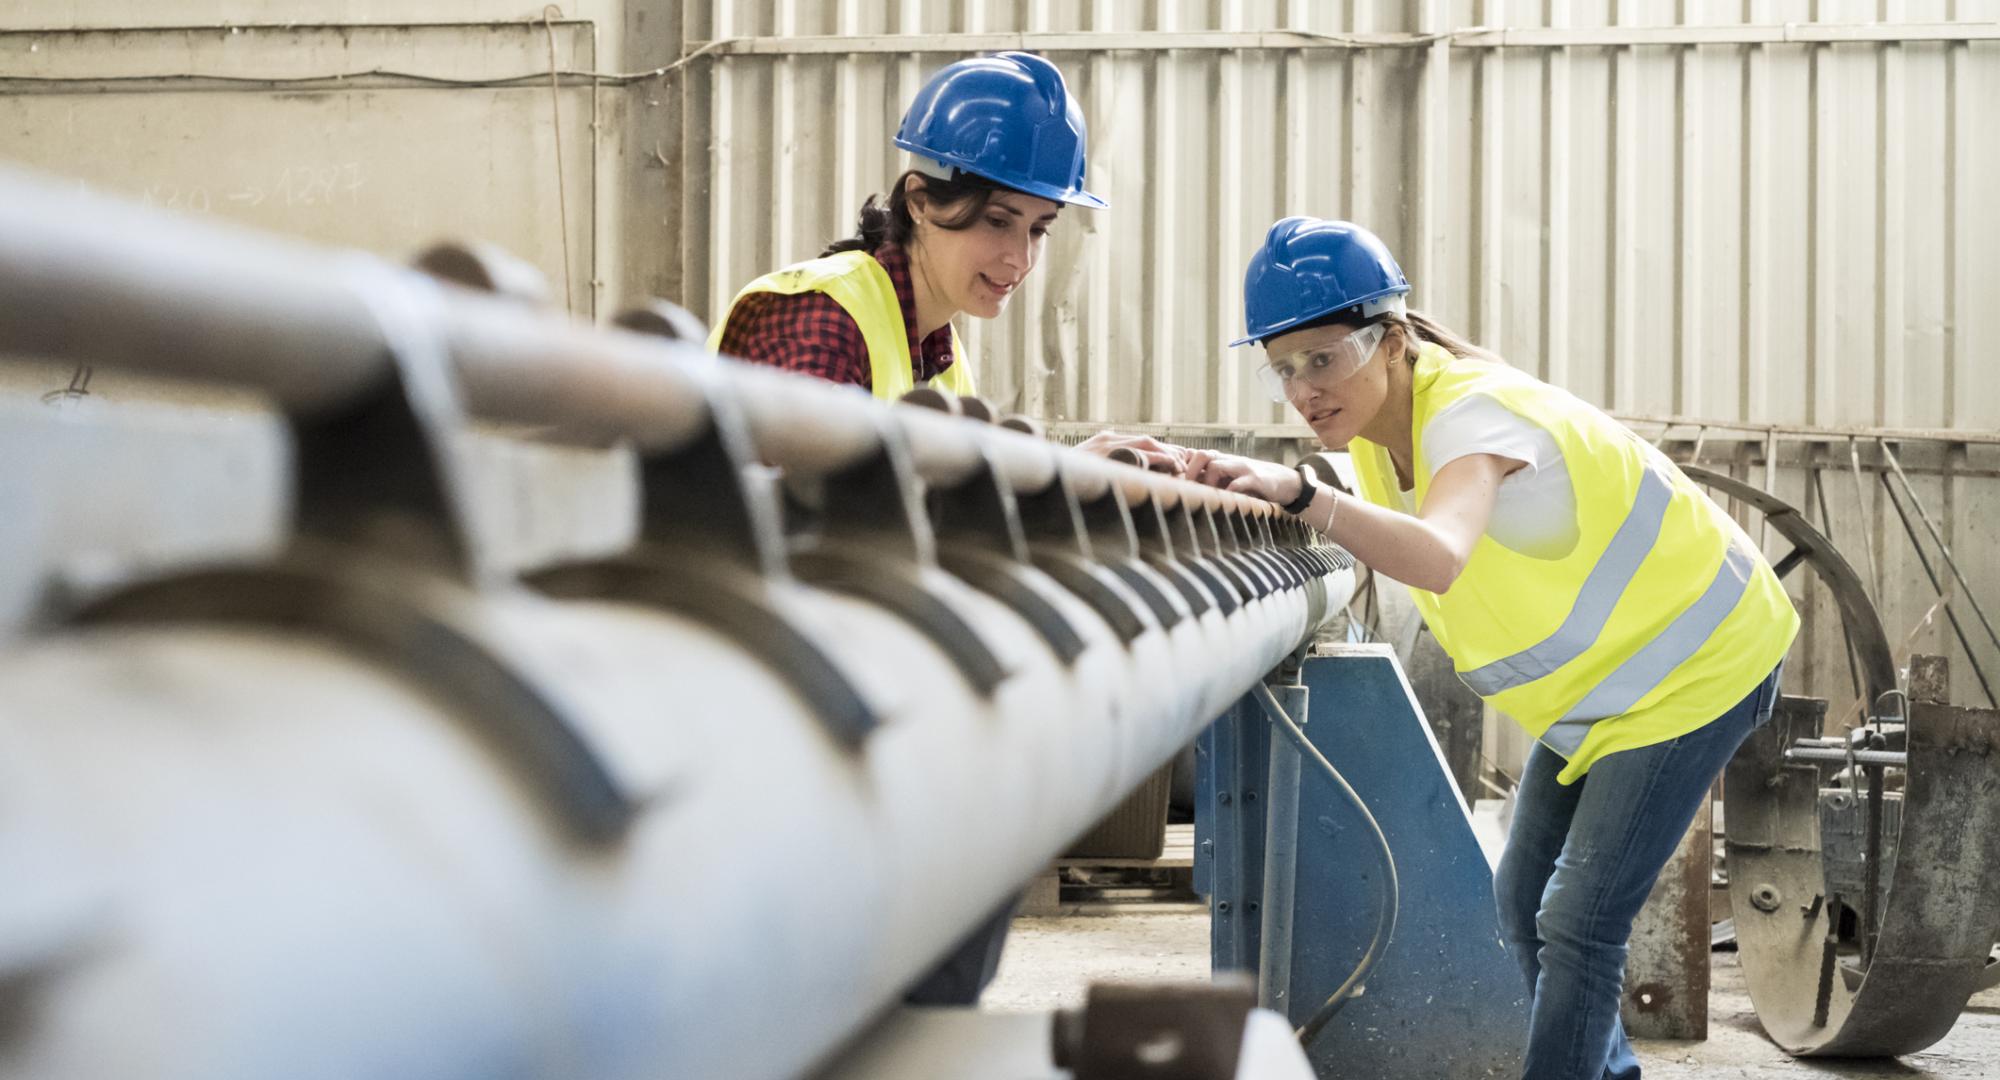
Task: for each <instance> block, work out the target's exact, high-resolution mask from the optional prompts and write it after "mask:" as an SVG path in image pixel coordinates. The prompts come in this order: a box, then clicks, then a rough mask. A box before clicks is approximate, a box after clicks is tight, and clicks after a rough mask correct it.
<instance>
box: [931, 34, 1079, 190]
mask: <svg viewBox="0 0 2000 1080" xmlns="http://www.w3.org/2000/svg"><path fill="white" fill-rule="evenodd" d="M1083 141H1084V129H1083V110H1082V109H1079V108H1077V105H1076V101H1075V99H1073V98H1071V97H1070V96H1069V87H1068V86H1066V85H1064V83H1063V77H1062V72H1061V71H1058V70H1056V66H1055V65H1054V64H1051V63H1049V62H1048V61H1047V60H1044V59H1042V58H1041V57H1039V56H1035V55H1033V54H1032V53H1023V52H1003V53H995V54H994V55H992V56H979V57H974V58H973V59H970V60H960V61H959V62H958V63H956V64H953V65H951V66H950V67H947V68H945V69H944V70H942V71H940V72H938V73H937V74H935V75H933V76H931V79H930V81H929V82H927V83H925V84H924V88H923V89H921V90H919V91H917V97H916V100H915V101H912V102H910V111H909V112H907V113H904V114H903V126H902V127H900V128H898V129H897V130H896V145H897V146H900V147H902V148H903V149H905V150H908V151H909V152H910V153H912V154H915V155H917V156H918V158H919V159H920V160H919V165H918V168H919V171H924V172H932V173H933V175H936V172H934V171H933V170H932V169H926V168H924V165H925V164H926V163H925V162H923V161H922V160H921V159H926V158H927V159H929V161H930V162H933V163H936V164H937V165H942V166H946V167H949V168H956V169H963V170H965V171H966V172H969V173H975V174H977V175H980V176H983V177H985V178H987V179H988V180H991V181H993V182H995V183H997V184H1002V185H1004V186H1006V187H1010V188H1013V189H1014V190H1016V191H1020V192H1024V193H1026V194H1029V195H1035V196H1039V197H1041V198H1044V199H1053V200H1055V201H1056V202H1066V203H1075V204H1076V205H1078V206H1088V207H1091V208H1093V209H1098V210H1102V209H1104V208H1105V205H1106V204H1105V202H1104V200H1103V199H1100V198H1098V197H1097V196H1095V195H1092V194H1091V193H1090V192H1088V191H1085V190H1083V164H1084V163H1083ZM944 175H945V176H947V177H948V176H949V175H950V174H949V172H948V171H946V172H945V173H944Z"/></svg>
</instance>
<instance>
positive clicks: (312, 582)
mask: <svg viewBox="0 0 2000 1080" xmlns="http://www.w3.org/2000/svg"><path fill="white" fill-rule="evenodd" d="M476 600H477V594H476V593H474V592H472V591H470V590H467V589H465V588H463V587H461V586H458V585H454V584H453V583H451V582H449V581H447V580H445V579H442V578H440V577H439V576H437V575H436V574H433V573H426V572H423V571H421V570H417V569H414V568H410V567H408V566H394V565H392V564H390V563H389V562H388V561H387V560H384V559H381V558H379V557H377V555H376V553H372V552H370V553H364V552H361V551H358V550H356V549H354V548H351V547H336V546H333V545H320V544H315V543H312V542H303V543H300V544H299V545H297V546H296V547H295V548H294V549H293V551H292V552H291V553H290V554H289V555H288V556H286V558H285V559H283V560H282V561H281V562H279V563H278V564H277V565H273V566H263V567H249V568H242V569H222V570H206V571H195V572H192V573H185V574H179V575H175V576H173V577H169V578H163V579H160V580H157V581H149V582H143V583H140V584H137V585H134V586H131V587H129V588H126V589H123V590H121V591H119V592H117V593H114V594H112V595H110V596H107V597H105V598H103V599H101V600H99V601H97V602H95V603H93V604H91V605H89V606H88V607H86V608H84V609H83V610H82V611H79V612H77V613H76V614H75V616H74V621H75V622H77V623H79V624H82V625H86V626H89V625H101V624H107V623H184V622H224V623H236V624H249V625H257V626H281V627H286V628H291V629H303V630H307V631H314V632H320V633H325V634H327V635H329V636H330V637H332V638H333V639H334V640H335V641H336V642H338V643H339V644H341V645H344V646H347V647H349V648H351V649H353V650H354V651H355V652H357V653H359V654H361V655H363V656H365V657H367V658H368V659H369V660H370V661H372V662H374V663H376V664H380V665H382V666H384V667H387V668H389V669H391V670H393V671H395V672H397V673H398V674H400V675H402V676H404V677H406V678H407V679H409V681H410V682H411V683H413V684H414V685H416V686H419V687H421V688H423V690H424V692H426V693H428V694H431V695H434V696H436V697H439V698H441V699H443V700H444V701H446V702H448V703H449V704H450V705H452V706H455V707H456V710H457V711H458V712H459V713H460V714H461V715H463V716H465V717H466V718H467V719H468V720H470V721H471V722H472V725H473V727H474V728H475V730H477V731H478V732H479V733H480V734H482V735H484V736H487V737H488V738H490V739H491V740H493V742H494V743H495V744H496V745H497V747H498V749H500V750H501V751H502V753H503V754H504V755H505V756H506V757H507V758H508V759H509V761H510V762H511V763H512V764H513V766H514V768H515V769H516V770H518V771H519V772H520V773H521V774H522V775H523V776H524V777H525V778H526V779H527V781H528V782H529V784H530V785H531V786H532V787H534V788H535V789H536V790H537V791H538V792H540V793H541V794H542V795H543V796H544V797H545V798H546V799H547V800H548V801H549V802H550V803H551V804H552V805H553V806H555V807H556V808H557V809H558V810H559V811H560V812H561V813H560V816H561V819H562V820H563V822H564V824H566V825H567V826H568V827H569V828H570V829H571V831H573V832H574V833H576V834H577V835H578V836H580V837H581V838H583V839H585V840H591V841H600V842H603V841H611V840H615V839H617V838H618V837H619V836H620V835H622V834H623V832H624V830H625V827H626V825H627V824H628V823H629V822H630V821H631V819H632V817H633V815H634V814H635V813H636V812H637V810H638V808H639V806H640V804H641V803H642V802H643V800H641V799H638V798H635V797H633V796H632V795H631V794H630V793H628V792H627V791H625V790H624V788H623V787H622V786H621V785H620V784H619V783H618V781H617V780H616V779H615V778H614V776H613V775H612V773H611V771H610V770H609V769H608V768H607V767H606V765H605V762H604V760H603V758H602V757H601V756H600V755H599V754H598V753H597V751H596V749H595V748H594V747H592V746H591V745H590V744H589V742H588V741H587V740H586V739H585V738H584V736H583V735H582V733H581V732H579V731H578V729H577V728H576V726H575V725H574V724H572V723H571V722H570V719H569V714H568V710H567V709H566V707H565V703H564V702H563V701H561V700H560V698H559V697H557V696H556V695H555V694H553V693H551V692H549V691H548V689H547V688H546V687H544V686H542V685H540V683H539V681H538V680H536V679H535V678H533V677H532V676H531V675H529V674H527V671H526V669H525V668H524V667H523V666H522V665H521V664H519V663H516V662H515V661H514V660H513V659H512V658H510V657H509V656H507V655H506V653H505V652H504V650H503V649H501V648H500V647H499V646H498V645H496V644H495V643H494V642H492V641H489V640H487V639H486V637H485V635H484V634H483V633H482V632H481V630H480V629H479V620H478V618H477V614H476V609H475V605H476Z"/></svg>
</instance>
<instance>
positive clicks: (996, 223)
mask: <svg viewBox="0 0 2000 1080" xmlns="http://www.w3.org/2000/svg"><path fill="white" fill-rule="evenodd" d="M986 224H988V225H991V226H993V227H994V228H996V229H1004V228H1006V227H1007V219H1006V218H998V217H990V218H987V219H986Z"/></svg>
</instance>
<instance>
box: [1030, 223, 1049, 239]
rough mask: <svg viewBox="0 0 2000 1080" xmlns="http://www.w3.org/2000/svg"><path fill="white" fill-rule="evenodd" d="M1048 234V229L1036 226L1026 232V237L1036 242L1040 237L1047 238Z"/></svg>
mask: <svg viewBox="0 0 2000 1080" xmlns="http://www.w3.org/2000/svg"><path fill="white" fill-rule="evenodd" d="M1048 234H1049V230H1048V228H1047V227H1046V226H1043V225H1037V226H1035V227H1033V228H1031V229H1029V230H1028V235H1029V236H1032V237H1034V238H1035V239H1037V240H1040V239H1041V238H1042V237H1044V236H1047V235H1048Z"/></svg>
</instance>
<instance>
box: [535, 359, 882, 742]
mask: <svg viewBox="0 0 2000 1080" xmlns="http://www.w3.org/2000/svg"><path fill="white" fill-rule="evenodd" d="M705 396H706V398H707V403H708V409H709V427H708V430H707V431H706V432H704V433H703V434H702V435H701V436H700V437H699V438H697V439H695V440H694V441H693V442H690V443H687V444H685V445H682V446H677V447H674V448H673V449H670V450H657V451H651V452H647V453H644V454H642V456H641V458H640V461H639V477H640V490H641V493H642V496H643V499H642V503H641V511H640V514H641V517H640V532H639V539H638V543H637V544H636V545H635V547H634V548H633V549H632V550H631V551H629V552H627V553H625V554H623V555H620V556H617V557H615V558H611V559H605V560H599V561H594V562H590V563H582V564H574V565H569V566H561V567H554V568H551V569H548V570H544V571H542V572H540V573H538V574H535V575H534V576H532V577H531V578H530V579H529V581H530V583H531V584H532V585H534V586H535V587H536V588H538V589H541V590H542V591H544V592H547V593H549V594H551V595H554V596H560V597H566V598H580V597H595V598H603V599H609V600H625V601H632V602H636V603H643V604H647V605H649V606H653V607H658V608H661V609H663V610H667V611H672V612H676V613H679V614H683V615H686V616H688V617H690V618H693V619H695V620H697V621H700V622H702V623H703V624H705V625H707V626H708V627H710V628H711V629H713V630H715V631H716V632H718V633H720V634H723V635H724V636H726V637H728V638H729V639H730V640H732V641H734V642H736V643H737V644H739V645H741V646H743V648H744V649H745V651H747V652H749V653H751V654H752V655H755V656H757V657H759V658H761V659H762V660H763V662H764V663H765V664H766V665H767V666H768V667H769V668H770V670H771V671H772V673H774V674H776V675H777V676H778V677H779V678H781V679H783V680H784V681H785V682H786V683H788V684H789V685H790V686H791V687H792V688H793V689H794V690H796V691H798V693H799V696H800V697H801V698H802V699H803V700H804V701H806V702H808V703H810V705H811V706H812V708H813V710H814V711H815V712H816V713H817V714H818V715H819V718H820V722H821V723H823V724H824V725H825V726H826V728H827V730H828V731H829V732H831V733H832V734H833V736H834V737H835V738H836V739H838V740H840V742H842V743H843V744H845V745H848V746H858V745H860V744H861V742H862V740H864V739H865V738H866V737H867V736H868V733H869V732H871V731H873V730H874V729H875V728H877V727H879V726H880V725H881V717H880V716H879V715H878V714H877V712H876V710H875V709H874V707H873V706H872V705H870V704H869V702H868V701H867V700H866V699H865V698H864V697H863V696H862V694H861V692H860V690H858V689H857V688H856V687H855V685H854V684H853V682H852V681H851V680H850V679H849V678H848V677H847V675H846V674H845V673H844V672H843V671H842V670H841V669H840V667H839V665H837V664H836V663H834V661H833V660H832V659H831V658H830V657H829V656H828V655H827V654H826V652H825V650H823V649H822V648H820V646H819V645H818V643H817V640H816V639H817V638H819V637H820V635H821V633H822V632H821V631H820V630H818V629H817V628H816V627H813V626H811V625H810V624H809V623H807V622H806V621H804V619H803V617H802V615H801V614H800V613H799V611H798V610H797V608H796V605H793V604H791V603H789V602H788V600H789V598H788V597H787V596H786V595H785V594H786V592H787V590H789V589H791V588H793V587H794V586H793V584H792V576H791V572H790V570H789V569H788V567H787V565H786V558H785V547H784V536H783V533H782V529H781V526H780V524H779V509H778V505H777V499H776V497H775V495H774V493H773V492H772V490H771V489H770V488H769V487H768V486H767V485H762V484H758V483H756V482H755V480H754V479H753V477H752V476H751V475H750V474H749V473H748V471H747V470H748V468H749V467H750V465H751V463H752V462H754V461H755V458H754V457H753V456H752V454H751V452H750V440H749V435H748V433H747V430H746V428H745V426H744V422H743V419H742V417H741V416H740V415H738V412H737V410H736V408H735V406H734V404H733V403H732V402H731V401H730V400H729V398H728V396H727V395H726V394H724V393H722V392H721V391H720V389H719V384H718V383H716V382H714V381H711V382H710V383H709V385H708V386H707V388H706V393H705Z"/></svg>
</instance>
